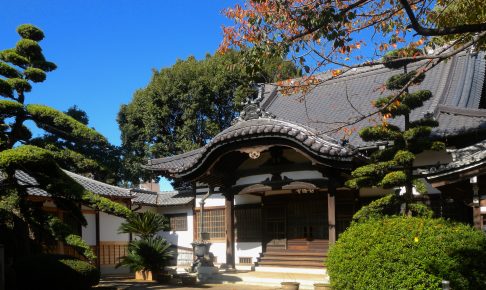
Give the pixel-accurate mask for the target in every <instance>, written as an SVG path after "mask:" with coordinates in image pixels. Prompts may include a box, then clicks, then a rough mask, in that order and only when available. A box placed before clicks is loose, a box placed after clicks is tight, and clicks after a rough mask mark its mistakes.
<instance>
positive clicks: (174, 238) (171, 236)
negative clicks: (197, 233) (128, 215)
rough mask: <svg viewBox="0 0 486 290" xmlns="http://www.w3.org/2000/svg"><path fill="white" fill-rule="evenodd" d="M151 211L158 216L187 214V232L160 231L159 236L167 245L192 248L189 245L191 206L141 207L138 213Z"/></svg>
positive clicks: (192, 225)
mask: <svg viewBox="0 0 486 290" xmlns="http://www.w3.org/2000/svg"><path fill="white" fill-rule="evenodd" d="M145 211H153V212H157V213H159V214H162V215H163V214H177V213H186V214H187V231H161V232H159V233H158V235H159V236H161V237H163V238H164V239H166V240H167V241H168V242H169V243H171V244H173V245H177V246H180V247H186V248H192V246H191V243H192V242H193V240H194V238H193V237H194V216H193V211H192V205H187V206H174V207H172V206H171V207H154V206H143V207H142V208H140V209H139V210H138V212H145Z"/></svg>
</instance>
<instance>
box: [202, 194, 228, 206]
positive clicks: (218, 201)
mask: <svg viewBox="0 0 486 290" xmlns="http://www.w3.org/2000/svg"><path fill="white" fill-rule="evenodd" d="M203 196H204V195H198V196H197V197H196V208H199V207H200V204H199V203H200V202H201V199H202V198H203ZM224 200H225V198H224V196H223V195H222V194H221V193H214V194H212V195H211V196H210V197H208V198H207V199H206V200H205V202H204V207H212V206H224Z"/></svg>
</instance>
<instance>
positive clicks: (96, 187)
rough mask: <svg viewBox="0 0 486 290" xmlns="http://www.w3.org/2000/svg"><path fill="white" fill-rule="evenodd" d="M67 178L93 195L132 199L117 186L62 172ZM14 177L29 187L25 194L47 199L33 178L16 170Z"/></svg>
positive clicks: (127, 192)
mask: <svg viewBox="0 0 486 290" xmlns="http://www.w3.org/2000/svg"><path fill="white" fill-rule="evenodd" d="M63 171H64V172H65V173H66V174H67V175H68V176H69V177H71V178H72V179H74V181H76V182H77V183H79V184H80V185H81V186H83V187H84V188H85V189H86V190H89V191H91V192H93V193H95V194H99V195H102V196H106V197H118V198H133V197H134V194H133V193H132V192H131V190H130V189H127V188H121V187H118V186H114V185H110V184H106V183H103V182H100V181H97V180H94V179H91V178H88V177H84V176H81V175H79V174H76V173H73V172H70V171H67V170H63ZM0 176H1V175H0ZM15 176H16V177H17V180H18V182H19V184H21V185H31V186H32V187H29V188H28V189H27V193H28V194H29V195H33V196H45V197H48V196H50V194H49V193H48V192H46V191H45V190H43V189H41V188H38V187H36V186H38V185H39V184H38V183H37V181H36V180H35V178H34V177H32V176H30V175H29V174H27V173H26V172H25V171H22V170H17V171H16V172H15ZM0 178H1V177H0ZM0 182H1V179H0Z"/></svg>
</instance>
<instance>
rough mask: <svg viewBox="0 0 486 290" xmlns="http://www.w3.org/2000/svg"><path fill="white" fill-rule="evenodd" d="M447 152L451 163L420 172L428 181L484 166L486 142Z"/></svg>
mask: <svg viewBox="0 0 486 290" xmlns="http://www.w3.org/2000/svg"><path fill="white" fill-rule="evenodd" d="M448 152H449V153H450V154H451V155H452V162H450V163H448V164H442V165H438V166H434V167H431V168H428V169H427V170H421V173H422V174H423V175H426V176H428V178H429V179H437V178H441V177H445V176H447V175H449V174H453V173H455V172H458V171H460V170H462V169H463V168H466V167H467V168H473V167H475V166H482V165H484V164H486V140H484V141H482V142H478V143H476V144H474V145H471V146H468V147H465V148H461V149H453V150H448Z"/></svg>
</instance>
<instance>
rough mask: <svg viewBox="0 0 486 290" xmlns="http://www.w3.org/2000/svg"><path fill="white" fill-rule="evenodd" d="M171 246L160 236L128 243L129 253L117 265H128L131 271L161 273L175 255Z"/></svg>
mask: <svg viewBox="0 0 486 290" xmlns="http://www.w3.org/2000/svg"><path fill="white" fill-rule="evenodd" d="M170 246H171V244H170V243H168V242H167V241H166V240H164V239H163V238H160V237H149V238H146V239H140V240H135V241H132V242H131V243H130V244H129V245H128V255H126V256H124V257H122V258H121V259H120V262H119V263H118V264H117V265H116V267H117V268H118V267H120V266H127V267H129V268H130V270H131V271H147V270H148V271H151V272H152V273H159V272H160V271H161V270H163V268H164V266H165V265H166V264H167V261H168V260H169V259H170V258H171V257H172V256H173V252H172V251H171V250H170Z"/></svg>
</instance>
